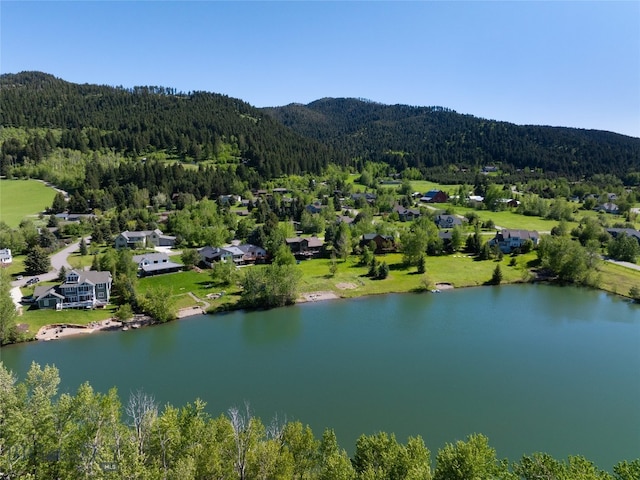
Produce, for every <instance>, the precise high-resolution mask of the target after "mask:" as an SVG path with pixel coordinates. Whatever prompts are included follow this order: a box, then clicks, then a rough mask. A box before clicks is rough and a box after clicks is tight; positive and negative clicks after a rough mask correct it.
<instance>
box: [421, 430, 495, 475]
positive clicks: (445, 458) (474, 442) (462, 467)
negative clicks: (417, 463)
mask: <svg viewBox="0 0 640 480" xmlns="http://www.w3.org/2000/svg"><path fill="white" fill-rule="evenodd" d="M505 476H506V468H505V467H504V465H502V464H500V463H499V462H498V460H497V458H496V451H495V450H494V449H493V448H492V447H490V446H489V439H488V438H487V437H485V436H484V435H480V434H474V435H470V436H469V437H467V440H466V441H462V440H459V441H458V442H456V443H455V444H451V443H448V444H446V445H445V446H444V448H442V449H441V450H440V451H438V455H437V457H436V470H435V473H434V475H433V479H434V480H476V479H477V480H481V479H486V478H505Z"/></svg>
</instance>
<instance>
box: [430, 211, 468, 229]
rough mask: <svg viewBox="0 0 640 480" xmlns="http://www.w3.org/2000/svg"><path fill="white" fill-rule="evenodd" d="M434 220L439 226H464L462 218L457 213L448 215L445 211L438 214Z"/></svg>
mask: <svg viewBox="0 0 640 480" xmlns="http://www.w3.org/2000/svg"><path fill="white" fill-rule="evenodd" d="M433 221H434V222H435V223H436V225H437V226H438V228H453V227H461V226H462V219H461V218H458V217H456V216H455V215H448V214H444V213H443V214H440V215H436V216H435V218H434V219H433Z"/></svg>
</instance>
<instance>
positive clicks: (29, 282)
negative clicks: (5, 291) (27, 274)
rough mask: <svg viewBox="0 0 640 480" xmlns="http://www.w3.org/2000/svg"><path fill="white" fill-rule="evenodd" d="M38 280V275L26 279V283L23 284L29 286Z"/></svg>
mask: <svg viewBox="0 0 640 480" xmlns="http://www.w3.org/2000/svg"><path fill="white" fill-rule="evenodd" d="M39 281H40V279H39V278H38V277H33V278H30V279H29V280H27V283H26V284H25V285H26V286H27V287H29V286H31V285H35V284H36V283H38V282H39Z"/></svg>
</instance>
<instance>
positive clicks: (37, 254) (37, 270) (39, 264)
mask: <svg viewBox="0 0 640 480" xmlns="http://www.w3.org/2000/svg"><path fill="white" fill-rule="evenodd" d="M24 268H25V271H26V272H27V275H40V274H42V273H47V272H48V271H49V269H50V268H51V261H50V260H49V255H48V254H47V252H46V251H45V249H44V248H42V247H39V246H35V247H33V248H32V249H31V250H29V252H28V253H27V258H26V259H25V260H24Z"/></svg>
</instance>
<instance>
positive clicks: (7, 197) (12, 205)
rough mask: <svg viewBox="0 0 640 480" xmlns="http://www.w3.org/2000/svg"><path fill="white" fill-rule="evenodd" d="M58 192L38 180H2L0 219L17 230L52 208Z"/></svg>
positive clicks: (0, 186)
mask: <svg viewBox="0 0 640 480" xmlns="http://www.w3.org/2000/svg"><path fill="white" fill-rule="evenodd" d="M55 195H56V191H55V190H54V189H53V188H51V187H48V186H46V185H45V184H44V183H43V182H40V181H38V180H0V219H1V220H2V221H3V222H5V223H6V224H7V225H9V227H11V228H17V227H18V225H20V222H21V221H22V220H23V219H24V218H25V217H37V216H38V214H40V213H41V212H43V211H44V210H45V209H47V208H49V207H50V206H51V203H52V202H53V198H54V197H55Z"/></svg>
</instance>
